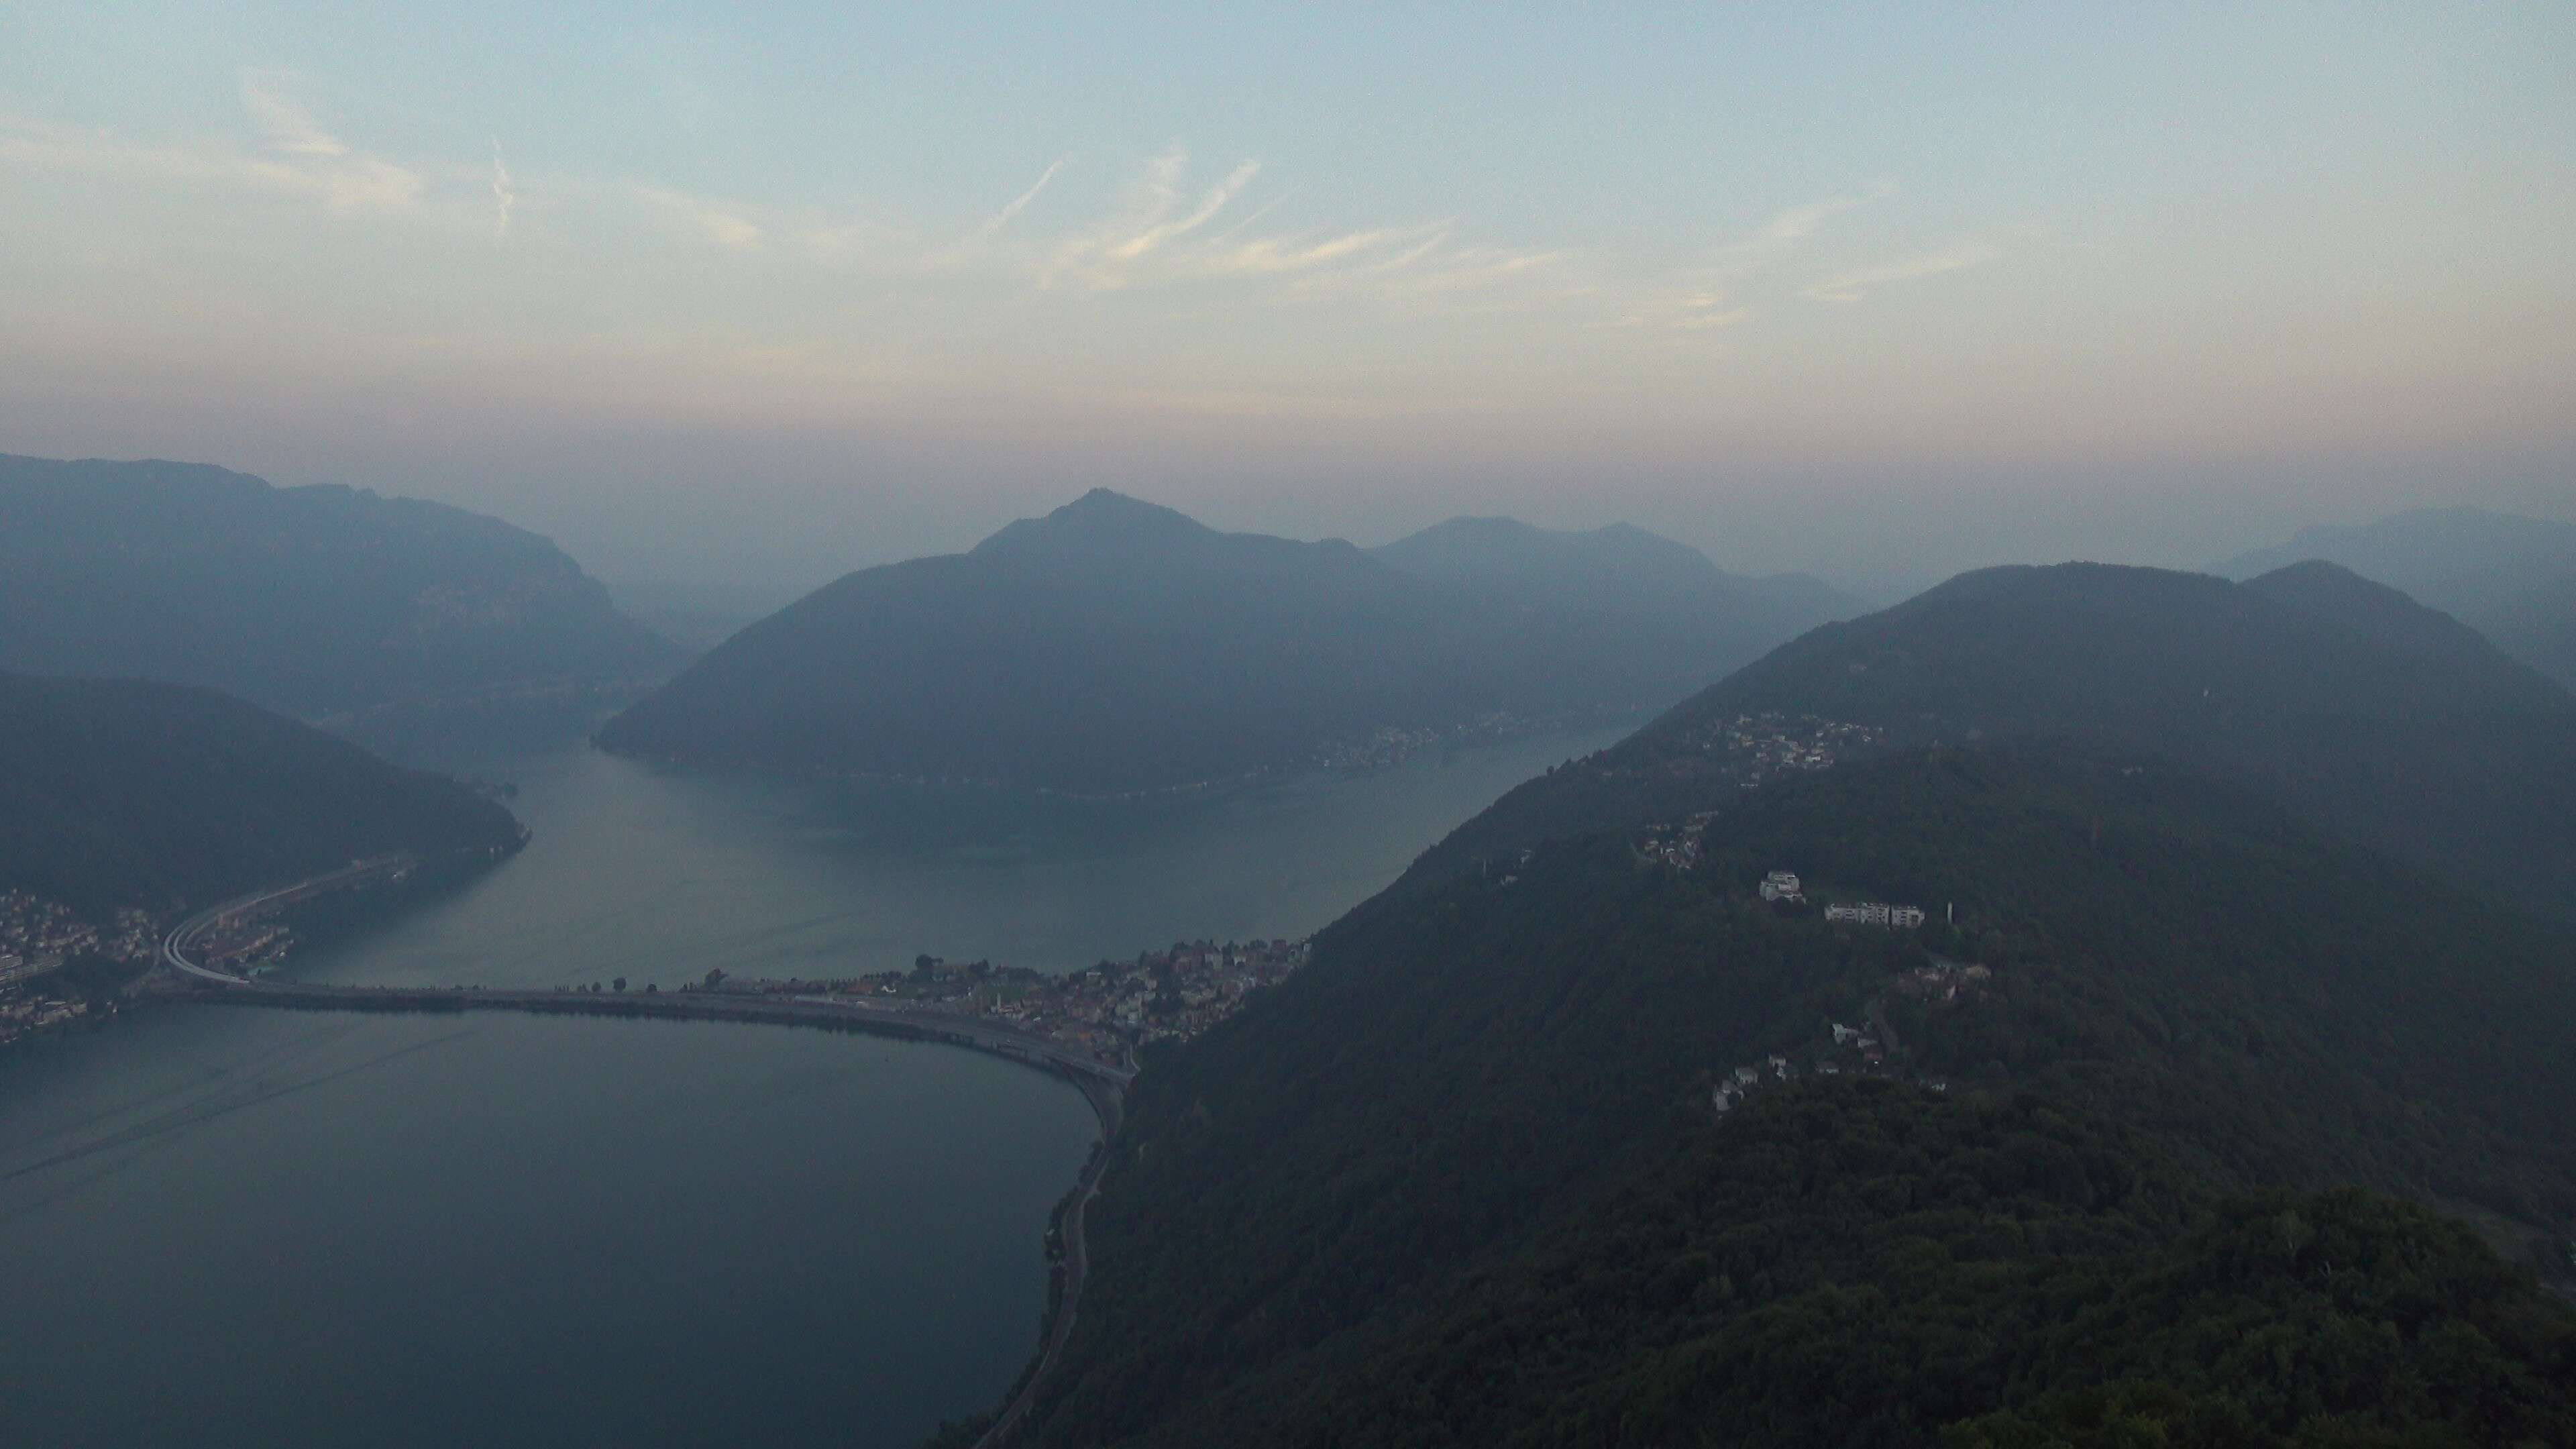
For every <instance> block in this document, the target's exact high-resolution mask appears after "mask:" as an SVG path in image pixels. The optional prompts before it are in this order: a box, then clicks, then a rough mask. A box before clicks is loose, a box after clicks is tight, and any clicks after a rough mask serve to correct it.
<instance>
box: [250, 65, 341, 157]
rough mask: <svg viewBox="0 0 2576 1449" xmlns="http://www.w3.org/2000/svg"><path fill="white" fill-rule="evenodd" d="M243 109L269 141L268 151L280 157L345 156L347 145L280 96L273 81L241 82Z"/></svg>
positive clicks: (309, 115) (259, 78) (295, 105)
mask: <svg viewBox="0 0 2576 1449" xmlns="http://www.w3.org/2000/svg"><path fill="white" fill-rule="evenodd" d="M241 98H242V106H243V108H244V109H246V110H248V111H249V112H250V115H251V119H252V120H253V121H255V122H257V123H258V125H259V128H260V131H261V132H262V133H263V134H264V135H266V136H267V138H268V149H269V150H270V151H273V152H275V153H277V154H279V155H282V156H346V155H348V154H349V147H348V145H347V143H345V142H343V141H342V140H341V139H340V138H339V137H337V136H334V135H332V134H331V133H329V132H327V131H325V130H323V129H322V127H321V125H320V124H319V123H318V122H316V121H315V120H314V119H313V115H312V113H311V112H309V111H307V110H305V109H304V107H303V106H301V105H299V104H297V103H296V102H295V101H293V100H291V99H289V98H288V97H286V96H285V95H283V94H281V93H280V92H279V90H278V83H277V82H276V81H275V80H274V79H273V78H268V77H262V76H258V75H245V76H243V77H242V78H241Z"/></svg>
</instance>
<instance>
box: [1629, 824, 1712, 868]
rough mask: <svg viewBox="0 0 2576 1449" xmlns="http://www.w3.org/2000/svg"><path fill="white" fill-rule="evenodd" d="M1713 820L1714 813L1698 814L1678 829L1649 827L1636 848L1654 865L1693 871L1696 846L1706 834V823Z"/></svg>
mask: <svg viewBox="0 0 2576 1449" xmlns="http://www.w3.org/2000/svg"><path fill="white" fill-rule="evenodd" d="M1715 817H1716V812H1715V811H1702V812H1700V813H1699V814H1697V815H1694V816H1692V817H1690V818H1689V819H1687V820H1685V821H1683V822H1682V823H1680V824H1678V825H1649V826H1647V827H1646V835H1645V839H1644V840H1643V842H1641V843H1640V844H1639V845H1638V847H1637V848H1638V850H1639V851H1640V852H1641V853H1643V854H1644V855H1645V857H1646V858H1647V859H1648V860H1651V861H1654V862H1655V863H1656V864H1658V865H1668V866H1671V867H1672V868H1673V869H1675V870H1694V869H1697V868H1698V866H1699V854H1700V842H1701V840H1702V839H1703V838H1704V837H1705V836H1706V835H1707V834H1708V822H1709V821H1710V820H1712V819H1714V818H1715Z"/></svg>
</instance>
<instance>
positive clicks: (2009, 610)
mask: <svg viewBox="0 0 2576 1449" xmlns="http://www.w3.org/2000/svg"><path fill="white" fill-rule="evenodd" d="M1820 721H1822V722H1832V723H1833V725H1836V726H1840V727H1843V729H1844V736H1845V738H1846V739H1848V740H1850V741H1854V742H1857V743H1855V744H1849V745H1843V746H1820V748H1824V749H1825V752H1826V755H1828V756H1830V755H1831V754H1832V753H1833V752H1834V751H1835V750H1836V749H1840V750H1841V751H1842V752H1843V753H1845V754H1848V753H1850V752H1851V750H1852V749H1853V748H1858V749H1861V750H1862V751H1864V752H1865V751H1866V750H1868V749H1870V748H1891V747H1902V746H1909V745H1910V746H1922V745H1930V744H1936V743H1970V742H1976V741H1981V740H1982V741H1995V740H2012V739H2035V738H2074V739H2082V740H2089V741H2093V742H2096V743H2099V744H2103V745H2107V746H2111V747H2116V748H2121V749H2128V750H2136V751H2145V752H2151V753H2154V754H2158V755H2163V756H2167V757H2170V758H2173V759H2176V760H2181V761H2185V762H2188V763H2191V764H2193V765H2195V766H2198V767H2200V768H2203V769H2206V770H2209V771H2211V772H2213V773H2215V774H2218V775H2221V776H2223V777H2226V778H2229V779H2232V780H2236V781H2240V782H2242V783H2245V784H2249V785H2252V786H2255V787H2258V788H2261V789H2263V790H2266V791H2269V792H2272V793H2275V794H2278V795H2280V796H2281V797H2283V798H2284V799H2287V800H2289V801H2291V802H2293V803H2294V804H2296V805H2298V806H2299V807H2300V808H2302V809H2305V810H2308V811H2310V812H2312V813H2313V815H2314V817H2315V818H2317V819H2319V820H2322V821H2325V822H2328V823H2329V824H2331V825H2333V826H2334V827H2336V828H2338V829H2341V830H2344V831H2346V832H2348V833H2349V834H2350V835H2352V837H2353V838H2355V839H2357V840H2360V841H2363V842H2365V843H2369V844H2372V845H2376V846H2379V847H2382V848H2386V849H2389V850H2392V851H2395V852H2398V853H2401V854H2405V855H2409V856H2411V857H2413V858H2414V859H2416V860H2417V861H2419V862H2422V863H2426V864H2430V865H2433V866H2436V867H2439V868H2442V869H2446V870H2449V871H2452V872H2454V873H2455V874H2456V875H2457V876H2458V878H2459V879H2461V880H2462V881H2463V882H2464V883H2467V884H2469V885H2471V886H2472V887H2473V888H2476V889H2480V890H2483V891H2488V892H2492V893H2497V894H2517V893H2520V894H2524V895H2526V896H2527V897H2528V898H2529V899H2530V900H2532V901H2534V902H2536V903H2539V904H2540V905H2542V906H2543V907H2544V908H2548V909H2553V910H2557V909H2563V905H2564V903H2565V902H2567V901H2569V900H2576V826H2571V824H2570V822H2571V821H2576V699H2571V698H2570V697H2569V696H2568V694H2567V693H2566V692H2565V691H2563V690H2560V689H2557V688H2555V687H2554V686H2552V685H2551V684H2550V683H2549V682H2548V681H2546V680H2544V679H2542V678H2540V677H2539V676H2538V675H2536V674H2534V673H2533V672H2532V671H2530V670H2529V669H2527V668H2525V667H2523V666H2521V665H2519V664H2516V663H2515V662H2514V661H2512V660H2510V659H2508V658H2506V657H2505V656H2504V655H2503V654H2502V653H2500V652H2499V651H2498V650H2497V649H2496V648H2495V647H2494V646H2493V645H2491V644H2489V643H2488V642H2487V641H2486V640H2484V639H2483V638H2481V637H2479V636H2478V635H2477V634H2476V633H2475V632H2474V631H2472V630H2470V629H2468V628H2466V627H2464V626H2462V625H2461V624H2459V623H2458V622H2456V621H2455V620H2452V619H2450V618H2448V617H2446V616H2444V615H2442V614H2440V613H2437V612H2435V611H2433V610H2430V609H2426V608H2424V607H2422V606H2421V605H2418V604H2416V603H2414V602H2413V601H2412V600H2410V599H2408V598H2406V597H2405V596H2404V595H2402V594H2400V593H2398V592H2397V591H2395V590H2393V589H2389V588H2386V587H2384V586H2382V585H2378V584H2374V583H2371V582H2369V581H2367V580H2364V579H2362V578H2359V577H2357V576H2355V575H2354V574H2352V573H2350V572H2348V571H2346V570H2344V569H2341V568H2339V567H2336V566H2335V565H2332V564H2324V563H2308V564H2302V565H2298V566H2295V567H2292V568H2287V569H2282V570H2278V571H2275V572H2273V573H2270V574H2266V575H2263V576H2262V577H2260V578H2257V579H2254V580H2251V581H2249V582H2246V583H2242V584H2231V583H2228V582H2226V581H2224V580H2222V579H2218V578H2213V577H2210V576H2208V575H2204V574H2185V573H2173V572H2167V571H2164V570H2158V569H2135V568H2115V567H2108V566H2104V565H2095V564H2065V565H2059V566H2056V567H2050V568H2004V569H1989V570H1984V571H1981V572H1977V573H1970V574H1963V575H1961V576H1960V577H1958V578H1955V579H1952V580H1950V581H1949V582H1948V583H1945V584H1943V585H1941V586H1939V587H1937V588H1935V589H1932V590H1930V591H1928V592H1926V593H1924V594H1921V595H1918V596H1917V597H1915V598H1914V599H1912V600H1909V601H1907V602H1906V603H1904V604H1900V605H1898V606H1897V607H1895V608H1892V609H1888V610H1884V611H1882V612H1880V613H1877V614H1872V615H1869V616H1867V617H1864V618H1860V619H1855V620H1852V621H1850V622H1848V623H1841V624H1830V625H1826V626H1824V627H1822V628H1819V629H1816V630H1814V631H1811V632H1810V633H1808V634H1806V635H1803V636H1801V637H1800V638H1798V639H1797V640H1795V641H1793V642H1791V643H1789V644H1786V645H1783V646H1782V647H1780V648H1779V649H1776V650H1774V651H1772V652H1771V653H1770V654H1769V655H1767V656H1765V657H1764V658H1762V659H1761V660H1759V661H1757V662H1756V663H1754V664H1752V665H1749V666H1747V667H1746V668H1744V669H1743V670H1741V671H1739V672H1737V673H1736V674H1735V675H1733V676H1731V677H1729V678H1727V679H1725V680H1723V681H1721V682H1720V683H1718V684H1716V685H1714V686H1712V687H1710V688H1709V689H1707V690H1705V691H1703V692H1702V693H1700V694H1698V695H1696V696H1694V697H1693V698H1691V699H1690V700H1688V701H1686V702H1684V703H1683V704H1681V705H1678V706H1676V707H1675V708H1674V709H1672V710H1671V711H1669V712H1667V713H1666V714H1665V715H1663V716H1662V717H1661V718H1659V719H1657V720H1656V721H1655V722H1653V723H1652V724H1650V725H1648V726H1647V727H1646V728H1644V729H1642V730H1640V731H1639V732H1638V733H1637V734H1636V735H1635V736H1633V737H1632V738H1630V739H1628V740H1626V741H1623V742H1622V743H1620V744H1619V745H1617V746H1615V747H1613V748H1611V749H1609V750H1607V751H1604V752H1602V753H1601V754H1600V755H1598V756H1596V757H1594V758H1592V759H1589V760H1585V761H1581V762H1569V764H1568V765H1567V766H1566V767H1563V768H1560V769H1558V770H1556V771H1555V772H1553V773H1552V774H1550V775H1548V776H1546V777H1544V778H1541V779H1538V780H1533V781H1531V782H1529V783H1528V784H1525V785H1523V786H1521V787H1520V788H1519V789H1517V790H1515V791H1513V792H1512V793H1511V794H1510V795H1507V796H1505V797H1504V799H1503V800H1502V801H1501V802H1499V803H1498V804H1497V805H1496V806H1495V808H1494V809H1492V810H1490V811H1488V812H1486V814H1485V815H1483V816H1481V817H1479V818H1478V819H1477V820H1476V821H1472V822H1470V823H1469V824H1468V825H1466V826H1463V827H1461V828H1460V829H1459V831H1457V832H1456V833H1454V834H1453V835H1452V836H1451V837H1450V838H1449V839H1448V840H1447V841H1444V842H1443V843H1442V844H1441V845H1439V846H1438V847H1435V848H1434V849H1433V850H1432V851H1431V852H1429V853H1428V854H1427V855H1426V856H1425V857H1424V859H1423V860H1422V861H1421V862H1420V863H1418V864H1417V866H1416V870H1417V872H1419V873H1424V874H1436V873H1440V872H1446V871H1455V870H1458V869H1461V868H1465V867H1467V866H1469V865H1470V864H1472V862H1473V861H1474V860H1475V859H1476V858H1478V857H1480V856H1481V857H1496V856H1500V855H1502V854H1504V853H1506V852H1509V851H1512V850H1517V849H1519V848H1521V847H1523V846H1525V845H1528V844H1529V843H1531V842H1533V841H1535V840H1538V839H1541V838H1544V837H1546V836H1550V835H1556V834H1563V833H1566V832H1569V831H1573V830H1580V829H1589V828H1599V827H1605V826H1613V825H1624V824H1629V823H1633V822H1634V821H1637V820H1642V819H1645V818H1649V816H1650V814H1652V813H1654V812H1669V811H1670V810H1672V809H1673V808H1674V806H1675V804H1676V802H1677V801H1692V802H1697V803H1694V804H1692V805H1690V806H1689V808H1704V807H1705V806H1706V805H1708V804H1713V803H1715V802H1717V801H1719V800H1722V799H1723V798H1725V797H1726V796H1727V795H1728V794H1729V793H1730V792H1732V791H1734V790H1736V789H1738V788H1740V787H1741V785H1742V784H1743V783H1744V782H1745V781H1746V780H1747V779H1748V778H1752V774H1749V773H1748V764H1747V761H1749V760H1750V761H1754V762H1755V764H1754V765H1753V766H1752V767H1750V768H1751V769H1752V770H1753V772H1754V773H1758V770H1759V768H1760V766H1759V760H1760V758H1761V756H1762V752H1763V751H1764V750H1766V749H1768V750H1771V751H1772V752H1773V753H1774V754H1777V753H1778V751H1779V750H1781V749H1785V748H1787V746H1785V745H1782V744H1780V743H1779V741H1780V740H1782V739H1789V738H1794V739H1808V738H1810V737H1814V738H1816V739H1821V738H1822V735H1821V733H1820V732H1823V731H1826V730H1827V729H1828V726H1827V725H1826V724H1824V723H1820ZM1766 741H1768V742H1770V743H1765V742H1766ZM1774 768H1794V765H1790V766H1775V767H1774ZM2551 903H2557V904H2556V905H2555V906H2553V905H2552V904H2551Z"/></svg>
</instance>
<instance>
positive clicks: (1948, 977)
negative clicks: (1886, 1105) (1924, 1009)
mask: <svg viewBox="0 0 2576 1449" xmlns="http://www.w3.org/2000/svg"><path fill="white" fill-rule="evenodd" d="M1930 961H1931V964H1929V965H1926V966H1919V967H1916V968H1915V969H1913V970H1911V971H1908V972H1906V973H1904V974H1903V975H1901V976H1899V977H1897V979H1896V980H1895V981H1894V982H1892V983H1890V985H1889V987H1888V990H1890V991H1892V992H1895V993H1897V994H1899V995H1903V996H1913V997H1921V998H1927V999H1930V1000H1934V1001H1952V1002H1955V1001H1958V1000H1960V999H1962V998H1963V997H1972V996H1974V995H1976V994H1977V993H1978V992H1979V991H1981V990H1983V989H1984V987H1985V985H1986V983H1987V982H1989V981H1991V980H1992V979H1993V977H1994V973H1993V972H1992V971H1990V970H1988V969H1987V968H1985V967H1983V966H1975V965H1969V964H1966V963H1964V962H1959V961H1953V960H1950V959H1949V958H1947V957H1944V956H1933V957H1931V958H1930ZM1882 1000H1883V998H1876V999H1873V1000H1872V1001H1871V1002H1870V1003H1869V1006H1868V1008H1867V1015H1866V1017H1865V1020H1866V1021H1867V1023H1868V1024H1867V1025H1864V1026H1851V1025H1847V1024H1845V1023H1843V1022H1839V1021H1833V1022H1827V1023H1826V1031H1827V1034H1828V1036H1827V1039H1824V1040H1819V1041H1817V1042H1816V1043H1815V1044H1814V1045H1813V1046H1812V1047H1809V1048H1802V1049H1797V1051H1796V1055H1795V1056H1792V1055H1789V1054H1784V1053H1779V1052H1774V1053H1772V1054H1771V1055H1770V1056H1768V1057H1766V1058H1764V1059H1763V1060H1762V1061H1759V1062H1754V1063H1749V1064H1747V1065H1744V1066H1740V1067H1735V1068H1732V1069H1730V1070H1728V1071H1725V1072H1722V1073H1720V1074H1719V1076H1718V1079H1717V1083H1716V1085H1714V1086H1713V1087H1711V1088H1710V1089H1709V1105H1710V1107H1711V1108H1713V1109H1714V1110H1715V1111H1716V1113H1717V1115H1718V1116H1720V1117H1723V1116H1725V1115H1726V1114H1727V1113H1729V1112H1731V1111H1733V1110H1735V1108H1736V1107H1737V1105H1739V1104H1740V1103H1742V1102H1743V1101H1744V1099H1745V1098H1747V1097H1749V1096H1751V1095H1752V1094H1753V1093H1755V1092H1758V1091H1760V1090H1762V1089H1763V1088H1764V1087H1768V1086H1775V1085H1778V1084H1779V1083H1782V1082H1790V1081H1795V1080H1797V1079H1798V1078H1799V1077H1801V1076H1818V1077H1839V1076H1847V1075H1848V1076H1860V1077H1892V1078H1896V1079H1898V1080H1905V1081H1914V1082H1917V1083H1918V1084H1919V1085H1921V1086H1925V1087H1929V1088H1931V1089H1932V1090H1933V1091H1936V1092H1946V1091H1948V1090H1950V1084H1949V1083H1948V1082H1947V1081H1945V1080H1943V1079H1941V1078H1938V1077H1915V1076H1913V1075H1912V1074H1911V1073H1908V1072H1906V1071H1905V1070H1904V1068H1903V1066H1902V1064H1901V1062H1891V1061H1890V1057H1891V1056H1892V1055H1896V1046H1897V1042H1896V1035H1895V1031H1894V1029H1893V1028H1891V1027H1889V1026H1888V1025H1887V1024H1886V1021H1885V1018H1884V1017H1882V1016H1881V1015H1880V1014H1879V1006H1880V1004H1881V1001H1882Z"/></svg>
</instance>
